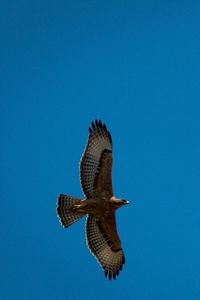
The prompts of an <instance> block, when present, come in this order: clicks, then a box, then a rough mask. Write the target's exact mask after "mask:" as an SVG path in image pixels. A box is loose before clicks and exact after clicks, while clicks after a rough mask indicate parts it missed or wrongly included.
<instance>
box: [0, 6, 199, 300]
mask: <svg viewBox="0 0 200 300" xmlns="http://www.w3.org/2000/svg"><path fill="white" fill-rule="evenodd" d="M0 6H1V7H0V41H1V47H0V114H1V117H0V124H1V127H0V128H1V146H0V155H1V161H0V169H1V180H0V198H1V201H0V216H1V218H0V225H1V226H0V240H1V246H0V266H1V267H0V268H1V271H0V299H1V300H9V299H20V300H21V299H23V300H32V299H34V300H35V299H37V300H40V299H48V300H52V299H57V300H64V299H67V300H78V299H82V300H84V299H97V300H103V299H115V300H119V299H120V300H121V299H128V300H129V299H134V300H151V299H152V300H160V299H162V300H168V299H170V300H173V299H181V300H186V299H193V300H197V299H198V300H199V299H200V234H199V231H200V17H199V16H200V2H199V1H184V0H182V1H176V0H175V1H174V0H173V1H147V0H146V1H145V0H144V1H128V0H123V1H116V0H115V1H114V0H113V1H110V0H108V1H105V0H96V1H95V0H93V1H92V0H82V1H81V0H74V1H66V0H57V1H45V0H40V1H37V0H34V1H33V0H29V1H25V0H23V1H22V0H18V1H1V4H0ZM96 118H98V119H101V120H102V121H103V122H105V123H106V124H107V126H108V128H109V130H110V131H111V133H112V137H113V143H114V154H113V156H114V166H113V185H114V191H115V195H116V196H118V197H122V198H124V199H127V200H129V201H130V202H131V204H130V205H129V206H126V207H123V208H122V209H121V210H119V211H118V212H117V224H118V231H119V234H120V237H121V241H122V245H123V249H124V252H125V255H126V265H125V267H124V269H123V271H122V272H121V273H120V276H119V277H118V278H117V280H115V281H109V280H107V279H106V278H104V274H103V272H102V270H101V268H100V267H99V265H98V264H97V262H96V260H95V259H94V257H92V255H91V254H90V252H89V251H88V249H87V246H86V244H85V236H84V233H85V220H81V221H80V222H79V223H76V224H75V225H73V226H72V227H70V228H69V229H63V228H62V227H61V226H60V224H59V222H58V219H57V216H56V212H55V209H56V199H57V195H58V194H59V193H69V194H72V195H74V196H78V197H82V191H81V188H80V183H79V169H78V166H79V159H80V157H81V154H82V151H83V149H84V147H85V144H86V140H87V134H88V126H89V125H90V122H91V121H92V120H94V119H96Z"/></svg>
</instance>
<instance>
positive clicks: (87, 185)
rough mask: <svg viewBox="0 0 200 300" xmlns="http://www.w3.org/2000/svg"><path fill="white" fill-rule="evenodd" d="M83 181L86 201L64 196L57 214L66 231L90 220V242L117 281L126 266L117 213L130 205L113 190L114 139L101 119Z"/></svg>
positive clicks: (94, 124) (83, 167) (88, 150)
mask: <svg viewBox="0 0 200 300" xmlns="http://www.w3.org/2000/svg"><path fill="white" fill-rule="evenodd" d="M80 182H81V187H82V190H83V193H84V195H85V199H84V200H81V199H80V198H76V197H73V196H70V195H64V194H60V195H59V196H58V202H57V214H58V217H59V219H60V222H61V224H62V225H63V226H64V227H65V228H66V227H68V226H70V225H72V224H73V223H75V222H76V221H78V220H79V219H81V218H82V217H83V216H85V215H86V216H87V219H86V242H87V245H88V248H89V249H90V251H91V252H92V254H93V255H94V256H95V257H96V259H97V260H98V262H99V264H100V265H101V267H102V268H103V270H104V274H105V276H108V278H109V279H112V278H113V279H115V278H116V276H117V275H119V272H120V271H121V270H122V266H123V264H124V263H125V257H124V253H123V250H122V247H121V242H120V238H119V235H118V233H117V227H116V219H115V211H116V209H117V208H119V207H121V206H123V205H126V204H128V201H126V200H123V199H117V198H116V197H115V196H114V195H113V188H112V138H111V134H110V132H109V131H108V129H107V127H106V125H105V124H102V122H101V121H100V120H99V121H98V120H96V121H95V122H92V124H91V127H89V137H88V141H87V145H86V148H85V150H84V153H83V155H82V158H81V161H80Z"/></svg>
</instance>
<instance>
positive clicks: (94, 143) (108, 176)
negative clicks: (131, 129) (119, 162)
mask: <svg viewBox="0 0 200 300" xmlns="http://www.w3.org/2000/svg"><path fill="white" fill-rule="evenodd" d="M80 181H81V186H82V189H83V192H84V194H85V196H86V197H87V198H93V197H94V196H95V194H97V193H101V191H102V190H104V191H106V192H107V193H108V194H109V195H110V196H112V195H113V192H112V138H111V135H110V132H109V131H108V130H107V128H106V125H105V124H102V123H101V121H97V120H96V121H95V123H94V122H92V125H91V127H90V128H89V138H88V142H87V145H86V148H85V151H84V153H83V156H82V158H81V161H80Z"/></svg>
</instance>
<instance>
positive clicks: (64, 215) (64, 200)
mask: <svg viewBox="0 0 200 300" xmlns="http://www.w3.org/2000/svg"><path fill="white" fill-rule="evenodd" d="M80 203H81V199H79V198H75V197H73V196H69V195H63V194H60V195H59V196H58V204H57V208H56V210H57V214H58V217H59V219H60V223H61V224H62V225H63V226H64V227H68V226H70V225H72V224H73V223H75V222H77V221H78V220H79V219H81V218H82V217H83V216H84V214H83V213H79V212H76V211H74V210H73V209H72V208H73V206H74V205H77V204H80Z"/></svg>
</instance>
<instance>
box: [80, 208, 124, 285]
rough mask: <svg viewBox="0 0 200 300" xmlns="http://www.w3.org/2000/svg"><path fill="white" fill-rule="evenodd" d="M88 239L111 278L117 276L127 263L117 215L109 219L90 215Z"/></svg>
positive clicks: (95, 254)
mask: <svg viewBox="0 0 200 300" xmlns="http://www.w3.org/2000/svg"><path fill="white" fill-rule="evenodd" d="M86 241H87V244H88V247H89V249H90V251H91V252H92V253H93V255H94V256H95V257H96V259H97V260H98V262H99V263H100V265H101V267H102V268H103V270H104V274H105V276H108V278H109V279H112V278H114V279H115V278H116V276H117V275H118V274H119V272H120V271H121V270H122V266H123V264H124V263H125V257H124V253H123V250H122V248H121V243H120V239H119V236H118V234H117V229H116V224H115V215H114V213H113V215H112V216H111V217H110V218H109V219H100V220H95V217H94V216H92V215H88V217H87V221H86Z"/></svg>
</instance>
